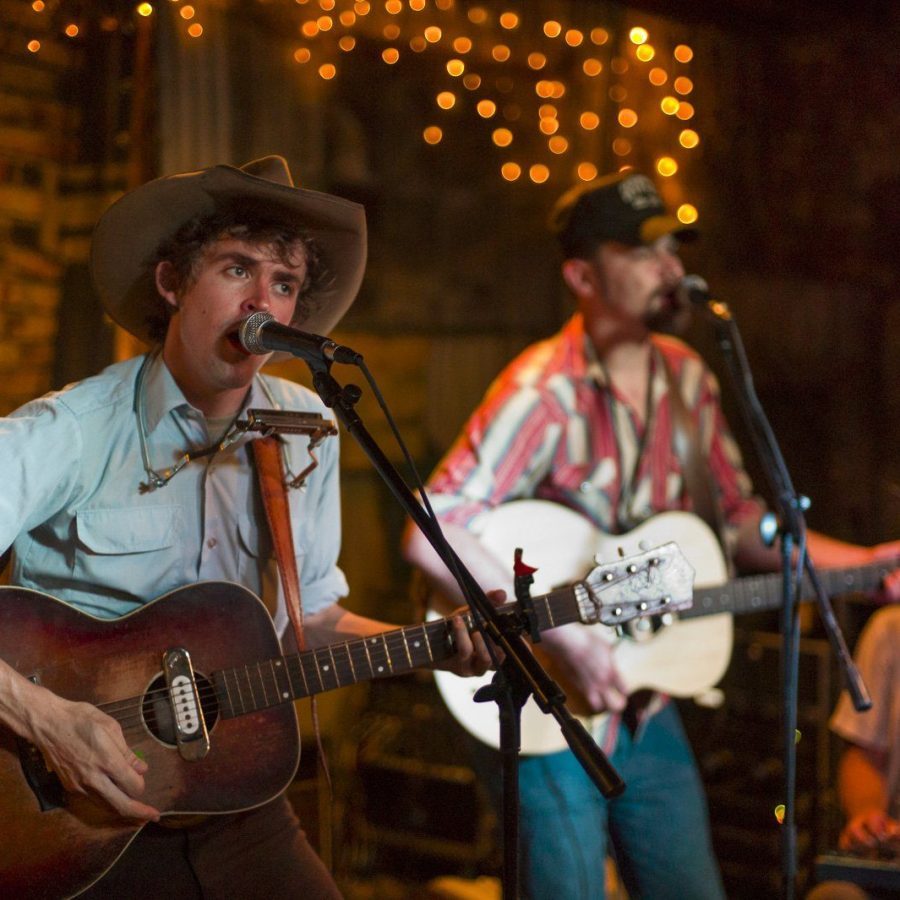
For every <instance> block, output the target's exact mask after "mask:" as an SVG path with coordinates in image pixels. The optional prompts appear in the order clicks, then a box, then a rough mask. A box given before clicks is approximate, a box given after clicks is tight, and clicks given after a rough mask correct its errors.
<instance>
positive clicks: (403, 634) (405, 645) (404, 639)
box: [400, 628, 413, 668]
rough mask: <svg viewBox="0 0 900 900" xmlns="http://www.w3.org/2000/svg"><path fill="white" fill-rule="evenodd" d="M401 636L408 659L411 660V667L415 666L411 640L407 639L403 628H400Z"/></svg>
mask: <svg viewBox="0 0 900 900" xmlns="http://www.w3.org/2000/svg"><path fill="white" fill-rule="evenodd" d="M400 637H401V638H402V639H403V649H404V650H405V651H406V659H407V661H408V662H409V667H410V668H413V659H412V654H411V653H410V652H409V641H407V640H406V631H405V630H404V629H403V628H401V629H400Z"/></svg>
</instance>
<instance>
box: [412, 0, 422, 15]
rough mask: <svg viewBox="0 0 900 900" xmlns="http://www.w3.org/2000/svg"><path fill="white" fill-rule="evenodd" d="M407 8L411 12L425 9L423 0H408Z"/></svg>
mask: <svg viewBox="0 0 900 900" xmlns="http://www.w3.org/2000/svg"><path fill="white" fill-rule="evenodd" d="M409 8H410V9H411V10H412V11H413V12H422V10H423V9H425V0H409Z"/></svg>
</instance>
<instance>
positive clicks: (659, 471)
mask: <svg viewBox="0 0 900 900" xmlns="http://www.w3.org/2000/svg"><path fill="white" fill-rule="evenodd" d="M550 224H551V229H552V231H553V232H554V234H555V235H556V237H557V239H558V241H559V243H560V247H561V249H562V257H563V259H562V267H561V274H562V278H563V281H564V282H565V284H566V286H567V288H568V289H569V291H570V293H571V294H572V296H573V298H574V299H575V301H576V303H577V306H578V312H577V313H576V315H574V316H573V317H572V319H571V320H570V321H569V322H568V323H567V324H566V325H565V326H564V328H563V329H562V331H561V332H560V333H559V334H557V335H555V336H554V337H552V338H550V339H548V340H545V341H542V342H540V343H538V344H536V345H534V346H532V347H529V348H527V349H526V350H525V351H524V352H523V353H522V354H521V355H520V356H519V357H518V358H517V359H515V360H514V361H513V362H512V363H510V365H509V366H508V367H507V368H506V369H505V370H504V371H503V372H502V373H501V374H500V376H499V377H498V379H497V380H496V381H495V383H494V384H493V385H492V387H491V388H490V390H489V391H488V393H487V394H486V396H485V398H484V400H483V401H482V403H481V405H480V406H479V407H478V409H477V410H476V411H475V412H474V413H473V414H472V416H471V417H470V419H469V421H468V423H467V424H466V425H465V426H464V428H463V431H462V434H461V435H460V436H459V438H458V440H457V442H456V443H455V444H454V446H453V447H452V448H451V450H450V451H449V452H448V454H447V456H446V457H445V458H444V459H443V461H442V462H441V463H440V464H439V465H438V467H437V469H436V471H435V472H434V474H433V475H432V476H431V479H430V496H431V501H432V505H433V507H434V509H435V512H436V513H437V515H438V517H439V518H440V519H441V521H442V523H443V525H444V529H445V532H446V534H447V537H448V539H449V540H450V543H451V544H452V545H453V547H454V549H455V550H456V551H457V553H459V555H460V557H461V558H462V559H463V561H464V562H465V563H466V564H467V566H468V568H469V569H470V570H471V571H472V573H473V574H474V575H475V577H476V578H477V579H478V580H479V582H480V583H481V584H483V585H490V586H497V585H504V586H506V585H508V586H509V587H510V589H511V587H512V585H511V584H510V582H511V576H510V567H509V561H508V560H501V559H497V558H496V557H495V556H494V555H493V554H492V553H491V552H490V551H488V550H487V549H486V548H485V547H484V546H483V545H482V543H481V541H480V540H479V533H480V532H481V531H482V530H483V528H484V526H485V523H486V521H487V520H488V519H489V516H490V511H491V510H492V509H494V508H495V507H497V506H498V505H500V504H503V503H506V502H508V501H512V500H519V499H525V498H540V499H544V500H551V501H553V502H555V503H558V504H561V505H564V506H567V507H569V508H571V509H573V510H575V511H576V512H578V513H580V514H581V515H583V516H584V517H585V518H586V519H587V520H589V521H590V522H592V523H594V525H595V526H597V527H599V528H600V529H602V530H603V531H605V532H608V533H613V534H621V533H623V532H625V531H628V530H630V529H632V528H634V527H635V526H637V525H638V524H639V523H641V522H643V521H644V520H645V519H648V518H649V517H651V516H652V515H654V514H656V513H659V512H664V511H666V510H676V509H694V510H697V511H699V505H700V504H699V503H698V502H697V497H692V491H691V488H690V487H689V485H688V476H687V474H686V471H685V470H686V469H687V466H686V465H685V462H684V461H683V460H682V459H680V458H679V456H678V453H677V452H676V451H677V447H678V444H677V443H676V441H675V424H674V423H675V422H676V421H678V418H677V417H678V414H677V413H676V401H677V400H679V399H681V403H680V404H679V405H680V407H681V409H682V410H683V412H682V415H683V416H684V417H685V418H689V419H690V420H691V421H693V422H694V423H695V425H694V427H695V428H697V429H698V430H699V432H700V435H699V444H700V446H701V448H702V453H703V456H704V457H705V460H704V461H703V462H704V465H705V467H706V468H708V470H709V473H708V474H709V478H704V480H707V481H710V482H711V485H710V487H711V489H712V490H711V492H712V493H713V495H714V499H713V502H712V503H711V504H710V505H711V506H718V507H719V508H720V512H721V514H722V515H723V516H724V519H725V532H726V537H727V540H728V547H729V550H731V551H733V552H734V556H735V559H736V560H737V562H738V563H739V564H740V565H743V566H745V567H747V568H750V569H755V570H759V569H775V568H777V567H778V565H779V557H778V553H777V551H775V550H772V549H770V548H766V547H764V546H763V544H762V542H761V540H760V538H759V529H758V527H757V526H758V521H759V516H760V513H761V511H762V510H761V507H760V504H759V502H758V501H757V500H756V499H755V498H754V497H753V496H752V493H751V486H750V482H749V479H748V478H747V475H746V473H745V471H744V469H743V465H742V463H741V457H740V454H739V452H738V448H737V446H736V445H735V443H734V441H733V440H732V438H731V435H730V433H729V430H728V427H727V424H726V422H725V419H724V417H723V415H722V411H721V409H720V406H719V399H718V386H717V385H716V383H715V380H714V378H713V376H712V374H711V373H710V372H709V370H708V369H707V368H706V366H705V364H704V363H703V361H702V360H701V359H700V357H699V356H698V355H697V354H696V353H695V352H694V351H693V350H691V349H690V348H689V347H688V346H687V345H686V344H684V343H683V342H682V341H680V340H678V339H676V338H673V337H671V336H669V335H665V334H662V333H661V332H663V331H672V330H675V329H676V328H677V325H678V320H679V319H680V318H681V317H682V315H683V313H684V310H683V307H682V305H681V303H680V300H679V297H678V291H677V288H678V286H679V282H680V280H681V279H682V278H683V276H684V268H683V266H682V263H681V260H680V258H679V255H678V249H679V242H680V241H682V240H686V239H690V238H692V237H694V234H693V232H692V231H690V230H688V229H687V228H685V226H684V225H682V224H681V223H680V222H679V221H678V219H676V218H675V217H674V216H672V215H671V214H669V213H668V212H667V210H666V208H665V206H664V204H663V202H662V199H661V198H660V196H659V194H658V193H657V190H656V187H655V186H654V184H653V182H652V181H651V180H650V179H649V178H647V177H646V176H644V175H641V174H639V173H637V172H633V171H626V172H619V173H615V174H611V175H608V176H605V177H603V178H600V179H597V180H595V181H592V182H590V183H587V184H583V185H579V186H576V187H574V188H572V189H571V190H569V191H567V192H566V193H565V194H564V195H563V196H562V197H561V198H560V199H559V201H558V202H557V204H556V206H555V207H554V209H553V212H552V214H551V221H550ZM711 518H714V517H712V516H711ZM671 538H672V539H673V540H678V539H679V535H678V534H672V535H671ZM548 539H549V538H548ZM809 547H810V551H811V553H812V555H813V557H814V558H815V559H816V560H817V561H818V562H819V563H820V564H821V565H823V566H824V565H834V566H855V565H860V564H862V563H865V562H870V561H873V560H874V559H875V558H876V557H877V556H878V554H881V555H882V556H884V557H886V558H887V557H891V558H894V559H896V558H897V556H898V554H900V543H897V544H894V545H885V546H883V547H881V548H880V549H879V550H874V549H870V548H863V547H857V546H853V545H849V544H843V543H841V542H838V541H834V540H832V539H830V538H827V537H825V536H823V535H817V534H814V533H812V532H810V534H809ZM406 552H407V557H408V558H409V559H410V561H411V562H413V563H415V564H417V565H419V566H420V567H421V568H422V569H423V570H424V571H425V572H426V574H427V575H428V576H429V577H430V579H431V580H432V581H433V582H434V583H435V584H436V585H437V587H438V588H439V589H440V591H441V593H443V595H444V596H447V597H453V596H456V588H455V582H454V581H453V579H452V578H451V577H450V575H449V573H448V572H447V571H446V569H445V567H444V566H443V564H442V563H441V562H440V560H439V559H438V558H437V556H436V555H435V554H434V553H433V551H432V550H431V548H430V546H428V545H427V544H426V543H425V542H424V541H423V540H422V539H421V538H420V536H419V535H418V534H416V533H415V532H411V533H410V534H409V537H408V540H407V550H406ZM526 552H527V548H526ZM898 574H900V573H898ZM572 575H573V577H576V575H577V573H572ZM893 585H894V596H895V597H896V596H900V579H897V578H896V577H895V578H894V580H893ZM541 647H542V648H543V649H544V651H545V652H546V653H547V654H548V655H549V656H550V657H551V661H552V662H553V663H555V665H556V666H557V671H558V672H560V673H561V676H562V677H565V678H566V679H567V682H568V687H567V689H566V692H567V694H568V695H569V698H570V699H573V698H581V699H582V701H583V703H584V704H585V705H586V706H587V708H588V709H589V710H590V711H591V712H594V713H600V712H605V711H608V712H612V713H614V715H612V716H608V717H606V719H605V725H604V726H603V729H602V734H600V733H599V732H598V737H599V738H600V739H601V740H602V742H603V745H604V747H605V748H606V749H607V750H608V751H609V752H610V754H611V759H612V762H613V764H614V765H615V766H616V767H617V769H618V770H619V771H620V773H621V774H622V776H623V778H624V780H625V783H626V786H627V787H626V790H625V792H624V794H623V795H622V796H621V797H618V798H615V799H612V800H610V801H608V802H607V801H606V800H604V798H603V797H601V796H600V794H599V793H598V792H597V790H596V789H595V788H594V786H593V785H592V784H591V782H590V781H589V779H588V778H587V776H586V775H585V774H584V772H583V771H582V769H581V767H580V765H579V763H578V762H577V760H576V759H575V757H574V755H573V754H572V753H571V752H570V751H568V750H566V751H563V752H559V753H555V754H548V755H532V756H523V757H522V760H521V763H520V767H519V773H520V780H521V781H520V783H521V797H522V819H521V830H522V850H523V852H522V892H523V896H525V897H528V898H530V900H547V898H553V897H556V896H558V892H559V886H560V885H562V884H565V885H566V897H567V898H571V900H575V898H578V900H582V898H584V900H588V898H589V900H598V898H602V897H603V896H604V892H605V867H604V860H605V858H606V856H607V854H608V852H609V850H610V848H609V844H610V843H612V844H613V845H614V847H615V856H616V861H617V864H618V865H619V869H620V872H621V874H622V877H623V880H624V881H625V887H626V888H627V891H628V894H629V896H631V897H653V898H654V900H663V898H682V897H691V898H695V900H699V898H718V897H721V896H722V884H721V880H720V877H719V872H718V867H717V865H716V862H715V859H714V858H713V855H712V847H711V842H710V834H709V823H708V821H707V815H706V808H705V802H704V798H703V793H702V790H701V787H700V780H699V776H698V773H697V770H696V766H695V764H694V761H693V757H692V755H691V751H690V747H689V746H688V744H687V741H686V739H685V736H684V733H683V731H682V728H681V724H680V721H679V719H678V714H677V711H676V709H675V707H674V705H673V704H667V703H666V702H665V699H664V698H663V697H661V696H660V695H659V694H652V695H651V696H649V697H648V696H647V694H648V693H649V692H647V691H640V692H638V695H637V696H632V697H629V696H628V687H627V685H626V684H625V683H624V681H623V678H622V676H621V674H620V673H619V671H618V669H617V665H616V658H615V656H614V654H613V652H612V651H611V649H610V644H609V642H608V640H607V638H606V637H605V636H603V635H602V634H600V633H599V631H598V630H597V629H587V628H583V627H581V626H579V625H574V626H573V625H567V626H563V627H562V628H556V629H553V630H552V631H549V632H547V634H546V635H545V636H543V639H542V642H541ZM548 727H553V726H552V723H551V724H550V726H548ZM476 750H477V752H478V759H479V760H481V761H482V762H483V763H484V766H483V768H484V769H485V770H488V771H489V770H494V771H497V770H498V768H499V763H498V758H499V755H498V754H496V753H494V751H493V750H489V749H488V748H486V747H483V746H480V747H479V748H476ZM487 756H490V758H487ZM486 780H487V783H488V784H496V783H497V778H496V777H495V778H493V779H487V778H486Z"/></svg>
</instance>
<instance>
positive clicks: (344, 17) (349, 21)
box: [338, 9, 356, 28]
mask: <svg viewBox="0 0 900 900" xmlns="http://www.w3.org/2000/svg"><path fill="white" fill-rule="evenodd" d="M338 21H339V22H340V23H341V25H343V26H344V28H352V27H353V26H354V25H355V24H356V13H355V12H353V10H352V9H345V10H344V11H343V12H342V13H341V14H340V16H338Z"/></svg>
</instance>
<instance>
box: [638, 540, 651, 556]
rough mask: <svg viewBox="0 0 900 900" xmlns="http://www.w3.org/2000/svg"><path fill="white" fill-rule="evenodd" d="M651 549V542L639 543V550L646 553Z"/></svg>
mask: <svg viewBox="0 0 900 900" xmlns="http://www.w3.org/2000/svg"><path fill="white" fill-rule="evenodd" d="M649 549H650V541H638V550H640V551H641V552H642V553H646V552H647V551H648V550H649Z"/></svg>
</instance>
